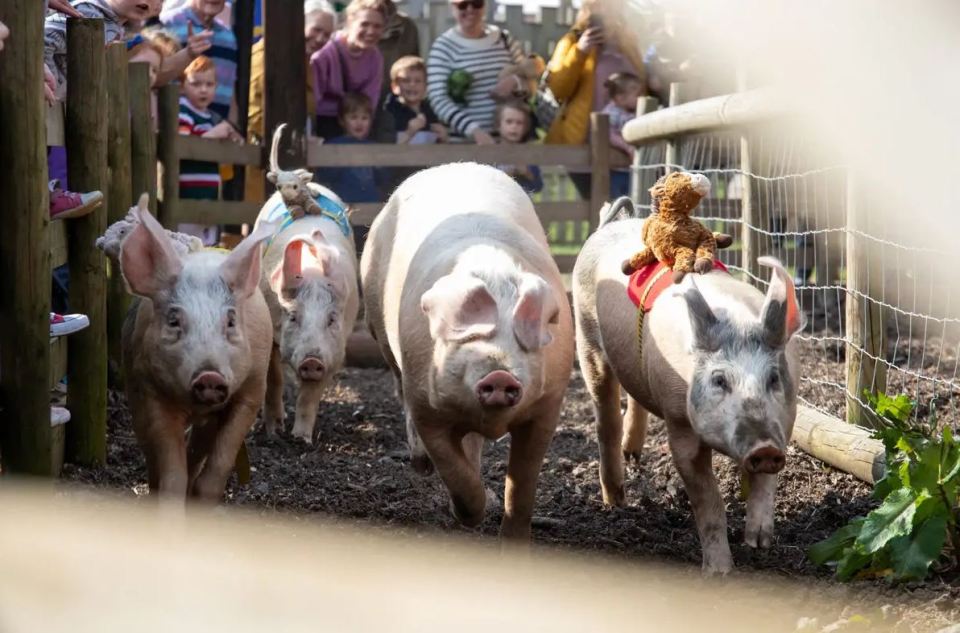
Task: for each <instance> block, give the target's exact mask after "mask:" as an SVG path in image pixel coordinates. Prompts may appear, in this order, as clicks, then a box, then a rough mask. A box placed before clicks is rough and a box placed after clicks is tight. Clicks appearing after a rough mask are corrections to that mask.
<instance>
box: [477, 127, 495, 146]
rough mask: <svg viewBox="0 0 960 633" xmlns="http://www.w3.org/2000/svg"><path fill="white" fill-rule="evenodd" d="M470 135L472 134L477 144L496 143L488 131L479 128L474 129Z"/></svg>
mask: <svg viewBox="0 0 960 633" xmlns="http://www.w3.org/2000/svg"><path fill="white" fill-rule="evenodd" d="M471 136H473V142H474V143H476V144H477V145H494V144H495V143H496V141H495V140H493V137H492V136H490V134H489V133H487V132H485V131H484V130H481V129H479V128H478V129H477V130H476V131H474V133H473V134H472V135H471Z"/></svg>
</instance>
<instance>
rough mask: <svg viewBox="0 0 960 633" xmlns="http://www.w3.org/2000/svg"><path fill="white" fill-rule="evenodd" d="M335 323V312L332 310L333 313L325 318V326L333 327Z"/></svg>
mask: <svg viewBox="0 0 960 633" xmlns="http://www.w3.org/2000/svg"><path fill="white" fill-rule="evenodd" d="M336 324H337V313H336V312H334V313H333V314H331V315H330V318H329V319H327V327H333V326H334V325H336Z"/></svg>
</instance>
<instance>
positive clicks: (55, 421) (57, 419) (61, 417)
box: [50, 407, 70, 426]
mask: <svg viewBox="0 0 960 633" xmlns="http://www.w3.org/2000/svg"><path fill="white" fill-rule="evenodd" d="M69 421H70V412H69V411H68V410H66V409H64V408H63V407H50V426H60V425H61V424H66V423H67V422H69Z"/></svg>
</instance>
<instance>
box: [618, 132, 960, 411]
mask: <svg viewBox="0 0 960 633" xmlns="http://www.w3.org/2000/svg"><path fill="white" fill-rule="evenodd" d="M745 147H746V148H747V149H746V151H747V152H749V172H747V171H745V170H744V169H743V166H744V162H743V159H744V156H743V152H744V148H745ZM672 155H674V156H677V159H676V164H673V165H668V164H667V162H666V156H667V152H666V144H665V143H664V142H653V143H650V144H647V145H643V146H640V147H639V148H638V159H637V160H636V162H635V165H634V170H635V174H634V182H635V191H634V197H635V200H636V202H637V203H638V204H639V207H640V209H641V210H642V213H644V214H648V213H650V200H649V195H648V194H647V192H646V189H647V188H648V187H649V186H651V185H652V184H653V183H654V182H655V181H656V179H657V178H658V177H659V176H661V175H663V174H664V173H665V172H666V171H667V169H668V168H671V169H681V170H687V171H695V172H699V173H702V174H704V175H706V176H707V177H708V178H709V179H710V181H711V184H712V189H711V193H710V195H709V197H708V198H706V199H705V200H704V201H702V202H701V204H700V207H699V208H698V210H697V213H698V216H697V217H698V219H699V220H701V221H703V222H704V223H706V224H707V225H708V226H709V227H710V228H711V229H712V230H714V231H720V232H723V233H729V234H731V235H732V236H733V237H734V243H733V245H732V246H731V247H730V248H729V249H726V250H724V251H721V253H720V258H721V260H722V261H724V263H726V264H727V265H728V267H730V268H731V269H732V270H733V271H735V272H736V273H737V274H740V275H742V276H743V277H744V278H745V279H750V280H751V281H752V282H753V283H755V284H756V285H757V286H758V287H760V288H761V289H764V290H765V289H766V287H767V284H768V277H767V276H766V275H765V273H760V274H757V273H758V272H759V271H757V270H756V269H755V268H754V267H753V266H750V265H747V264H746V262H744V261H743V246H744V239H751V240H753V243H754V244H755V245H756V248H757V254H758V255H773V256H775V257H777V258H778V259H779V260H780V261H781V262H782V263H783V264H784V266H785V267H786V268H787V269H788V271H789V272H790V274H791V275H792V276H793V277H794V282H795V284H796V287H797V291H798V297H799V301H800V307H801V309H802V311H803V313H804V314H805V316H806V319H807V323H806V327H805V328H804V329H803V331H802V332H800V334H799V336H798V338H799V341H800V352H801V375H800V388H799V392H800V393H799V396H800V400H801V401H802V403H803V404H805V405H807V406H810V407H813V408H815V409H818V410H820V411H822V412H824V413H827V414H830V415H834V416H837V417H840V418H843V417H844V416H845V415H846V411H847V405H848V404H851V403H853V404H857V403H858V404H860V405H862V406H866V405H867V397H866V395H865V393H864V390H869V391H871V392H876V391H883V392H885V393H888V394H899V393H905V394H907V395H909V396H910V397H911V398H912V399H913V400H914V401H916V403H917V407H916V409H915V411H914V416H915V417H916V418H918V419H927V418H928V417H929V416H931V415H934V416H936V417H937V418H938V419H939V420H940V421H946V422H953V421H956V420H957V419H958V417H957V413H958V408H960V383H958V379H957V371H958V365H957V358H958V355H960V306H957V305H956V302H955V301H952V292H953V289H952V287H951V284H947V283H943V276H942V268H943V264H942V262H943V261H944V256H945V255H946V253H945V252H941V251H938V250H936V249H933V248H929V247H927V246H925V244H922V243H919V241H918V240H915V239H913V240H912V239H910V238H909V237H905V236H904V233H903V232H902V231H901V230H900V227H901V226H902V222H903V221H904V218H902V217H900V218H896V220H897V221H892V220H891V216H890V215H889V213H887V212H889V209H887V208H885V206H884V205H883V204H882V201H881V202H878V201H868V200H866V199H865V198H860V197H858V196H857V195H856V194H854V193H853V191H854V189H855V187H854V188H852V184H851V182H850V179H849V177H848V171H847V168H846V167H845V166H844V165H840V164H834V163H832V162H831V161H830V160H829V159H828V158H824V157H823V156H822V155H820V154H818V152H817V150H816V148H814V147H812V146H811V144H810V143H809V142H808V140H807V139H805V138H804V137H803V136H800V135H790V134H785V133H782V132H780V131H777V130H774V129H771V128H758V129H756V130H751V131H723V132H716V133H710V134H698V135H689V136H685V137H683V138H682V139H681V140H680V141H679V147H678V149H677V151H676V152H675V153H674V154H672ZM747 199H749V201H750V202H749V204H750V205H751V206H752V213H751V216H750V217H751V218H752V222H749V223H748V222H747V221H745V219H744V213H743V211H744V205H745V201H746V200H747ZM906 220H907V221H909V218H906ZM918 220H919V218H918ZM918 220H917V221H918ZM854 269H856V270H857V271H858V272H857V274H856V279H851V278H848V273H850V272H851V271H853V270H854ZM848 317H849V318H853V319H854V322H853V326H852V327H851V324H850V323H848ZM848 355H850V358H848Z"/></svg>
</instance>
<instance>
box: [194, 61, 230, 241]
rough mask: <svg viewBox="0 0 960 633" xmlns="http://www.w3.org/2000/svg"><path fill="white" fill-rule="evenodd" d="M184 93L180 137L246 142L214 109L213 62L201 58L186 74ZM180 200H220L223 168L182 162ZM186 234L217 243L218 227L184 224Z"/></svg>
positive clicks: (214, 83) (210, 164)
mask: <svg viewBox="0 0 960 633" xmlns="http://www.w3.org/2000/svg"><path fill="white" fill-rule="evenodd" d="M182 89H183V94H182V95H181V96H180V125H179V128H180V134H183V135H185V136H200V137H203V138H219V139H230V140H232V141H234V142H237V143H242V142H243V138H242V137H241V136H240V135H239V134H238V133H237V132H236V130H234V129H233V126H232V125H230V123H228V122H227V121H222V120H221V119H220V117H219V116H217V115H216V114H215V113H214V112H213V111H212V110H210V104H211V103H213V98H214V95H215V94H216V90H217V75H216V68H215V66H214V65H213V60H211V59H210V58H209V57H205V56H203V55H201V56H199V57H197V58H196V59H194V60H193V61H192V62H190V65H189V66H187V69H186V70H184V71H183V88H182ZM180 197H181V198H192V199H195V200H196V199H201V200H216V199H218V198H219V197H220V168H219V167H218V165H217V164H216V163H211V162H207V161H199V160H183V161H180ZM179 230H180V232H182V233H189V234H190V235H196V236H197V237H200V238H201V239H203V241H204V244H206V245H207V246H212V245H214V244H216V243H217V236H216V227H202V226H199V225H194V224H181V225H180V228H179Z"/></svg>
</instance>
